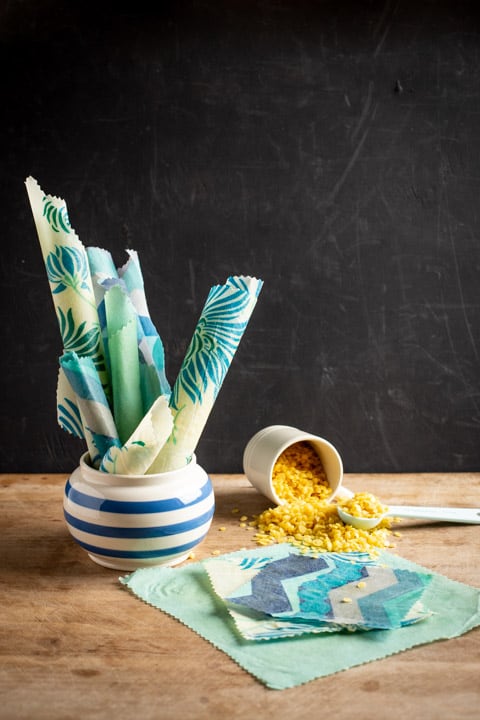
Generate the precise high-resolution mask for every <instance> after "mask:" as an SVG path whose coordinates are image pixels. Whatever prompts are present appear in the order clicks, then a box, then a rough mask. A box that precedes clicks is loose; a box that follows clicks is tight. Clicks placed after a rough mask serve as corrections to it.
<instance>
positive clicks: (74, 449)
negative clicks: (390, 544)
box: [0, 0, 480, 472]
mask: <svg viewBox="0 0 480 720" xmlns="http://www.w3.org/2000/svg"><path fill="white" fill-rule="evenodd" d="M154 5H156V6H157V7H156V8H155V7H154V8H153V9H147V8H143V6H142V3H141V2H136V3H135V2H129V3H122V2H116V3H113V2H112V3H102V2H101V1H98V2H96V3H93V2H87V1H84V2H63V3H61V2H40V1H31V2H27V1H24V2H21V1H19V0H17V1H16V2H15V1H13V2H8V3H7V2H4V3H2V6H3V7H2V6H0V8H1V9H0V38H1V67H2V77H1V83H2V103H1V110H0V118H1V121H0V122H1V127H0V149H1V153H0V182H1V187H0V209H1V213H0V227H1V231H2V236H3V237H2V240H1V253H0V271H1V275H0V277H1V284H2V304H1V325H0V326H1V328H2V333H3V343H2V349H1V352H0V363H1V365H0V377H1V382H2V401H1V403H2V404H1V427H0V432H1V468H0V469H1V470H2V471H4V472H9V471H12V472H14V471H17V472H27V471H37V472H47V471H65V472H66V471H69V470H71V469H73V467H74V466H75V465H76V462H77V459H78V457H79V455H80V453H81V452H83V449H84V446H83V444H82V443H80V442H79V441H78V440H74V439H73V438H70V437H69V436H68V435H66V434H65V433H64V432H63V431H62V430H60V428H59V427H58V426H57V424H56V407H55V386H56V374H57V358H58V355H59V354H60V353H61V343H60V335H59V331H58V326H57V322H56V318H55V315H54V311H53V304H52V301H51V296H50V290H49V287H48V282H47V278H46V273H45V269H44V266H43V261H42V258H41V253H40V247H39V244H38V240H37V236H36V232H35V228H34V224H33V219H32V215H31V211H30V207H29V204H28V200H27V196H26V192H25V188H24V179H25V178H26V177H27V176H28V175H30V174H31V175H33V176H34V177H36V178H37V180H38V181H39V183H40V184H41V186H42V188H43V189H44V190H45V191H46V192H48V193H50V194H55V195H60V196H61V197H63V198H65V200H66V202H67V205H68V209H69V214H70V220H71V222H72V225H73V226H74V228H75V230H76V231H77V233H78V235H79V236H80V239H81V240H82V241H83V242H84V244H85V245H99V246H101V247H104V248H107V249H109V250H110V251H112V253H113V255H114V258H115V259H116V261H117V263H118V264H122V263H123V262H124V261H125V259H126V258H125V254H124V249H125V248H127V247H131V248H134V249H136V250H138V252H139V255H140V260H141V263H142V267H143V272H144V276H145V283H146V291H147V297H148V300H149V305H150V311H151V314H152V317H153V320H154V321H155V324H156V326H157V328H158V330H159V332H160V334H161V336H162V339H163V342H164V345H165V349H166V355H167V372H168V375H169V379H170V381H171V382H172V383H173V381H174V379H175V376H176V372H177V370H178V368H179V366H180V363H181V360H182V358H183V354H184V352H185V349H186V346H187V344H188V342H189V340H190V337H191V334H192V332H193V329H194V327H195V324H196V320H197V318H198V315H199V313H200V310H201V308H202V306H203V302H204V300H205V298H206V295H207V292H208V290H209V288H210V286H211V285H213V284H216V283H220V282H224V280H225V279H226V278H227V276H228V275H231V274H251V275H256V276H257V277H261V278H263V280H264V283H265V284H264V288H263V290H262V293H261V295H260V298H259V302H258V305H257V308H256V310H255V312H254V314H253V316H252V319H251V321H250V324H249V326H248V329H247V332H246V334H245V336H244V338H243V340H242V343H241V345H240V348H239V350H238V352H237V355H236V356H235V359H234V362H233V364H232V366H231V368H230V371H229V373H228V375H227V378H226V380H225V383H224V385H223V388H222V390H221V392H220V395H219V397H218V400H217V403H216V405H215V408H214V411H213V413H212V415H211V416H210V420H209V422H208V425H207V427H206V429H205V431H204V434H203V436H202V439H201V442H200V445H199V447H198V450H197V455H198V458H199V461H200V462H201V463H202V464H203V465H204V466H205V468H206V469H207V470H208V471H210V472H241V470H242V467H241V459H242V452H243V448H244V446H245V443H246V442H247V440H248V439H249V437H250V436H251V435H252V434H253V433H254V432H256V431H257V430H258V429H260V428H262V427H264V426H265V425H270V424H275V423H282V424H290V425H295V426H297V427H299V428H301V429H304V430H308V431H311V432H315V433H317V434H320V435H323V436H325V437H327V438H328V439H329V440H330V441H331V442H333V443H334V444H335V445H336V446H337V448H338V449H339V451H340V453H341V455H342V457H343V459H344V464H345V469H346V470H347V471H349V472H352V471H358V472H361V471H412V470H417V471H455V470H458V471H462V470H463V471H465V470H478V469H479V468H480V408H479V405H480V357H479V355H480V337H479V328H480V9H477V6H478V3H477V2H462V1H460V0H457V1H456V2H447V1H446V0H444V1H442V0H439V2H433V1H431V2H422V1H421V0H420V1H417V2H409V1H408V0H387V1H386V2H375V1H373V0H371V1H369V0H362V1H361V2H359V0H352V1H348V2H342V1H341V0H336V1H335V2H330V1H327V0H325V1H322V0H318V1H317V2H302V1H301V0H300V1H299V0H270V1H269V0H265V1H263V2H260V1H259V2H255V3H254V2H246V1H245V0H224V1H223V2H221V1H220V0H218V1H217V0H204V1H203V2H202V1H197V2H195V1H193V0H192V1H190V2H189V1H188V0H178V1H177V2H163V3H162V2H158V3H156V4H155V3H154Z"/></svg>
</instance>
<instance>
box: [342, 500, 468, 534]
mask: <svg viewBox="0 0 480 720" xmlns="http://www.w3.org/2000/svg"><path fill="white" fill-rule="evenodd" d="M337 512H338V514H339V516H340V519H341V520H343V522H344V523H346V524H347V525H353V527H356V528H358V529H359V530H372V529H373V528H374V527H376V526H377V525H378V524H379V523H381V522H382V520H383V519H384V518H386V517H398V518H415V519H417V520H437V521H439V522H453V523H467V524H470V525H471V524H473V525H480V509H479V508H456V507H424V506H421V505H417V506H416V505H389V506H388V510H387V512H386V513H384V514H383V515H380V517H355V515H350V513H348V512H347V511H346V510H344V509H343V508H342V507H341V506H340V505H337Z"/></svg>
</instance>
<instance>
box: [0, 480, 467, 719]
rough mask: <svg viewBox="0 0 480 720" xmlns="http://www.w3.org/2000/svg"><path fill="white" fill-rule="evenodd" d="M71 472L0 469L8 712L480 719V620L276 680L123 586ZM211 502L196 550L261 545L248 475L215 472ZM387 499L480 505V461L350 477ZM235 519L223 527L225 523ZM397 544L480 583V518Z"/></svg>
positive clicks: (412, 528)
mask: <svg viewBox="0 0 480 720" xmlns="http://www.w3.org/2000/svg"><path fill="white" fill-rule="evenodd" d="M65 479H66V476H65V475H39V474H33V475H20V474H19V475H0V480H1V483H0V484H1V488H2V490H1V496H0V497H1V515H0V538H1V540H0V569H1V574H0V583H1V585H0V592H1V597H0V613H1V625H0V627H1V629H0V637H1V640H0V652H1V660H0V663H1V667H0V718H1V719H2V720H23V719H25V720H43V719H45V720H57V719H60V718H62V719H65V720H76V719H77V718H79V719H80V718H81V719H82V720H90V719H92V720H93V719H94V720H104V719H107V718H108V720H111V719H114V720H123V719H124V718H135V719H137V718H138V719H140V718H141V719H142V720H149V719H150V718H153V719H155V720H170V719H172V720H203V719H204V718H205V720H216V719H217V718H222V719H225V720H234V719H235V718H239V719H240V718H241V719H242V720H243V719H244V718H251V717H255V718H269V717H271V718H275V719H278V720H283V719H284V718H285V719H286V718H289V720H290V719H293V720H299V719H301V718H309V719H310V718H312V717H313V718H316V717H323V716H327V714H328V716H330V717H332V716H333V714H334V717H335V718H336V720H342V719H343V718H355V720H363V719H364V718H365V719H366V718H368V719H369V720H370V719H371V718H375V717H376V718H379V720H383V719H384V718H389V720H392V719H395V718H402V720H405V718H408V720H416V719H417V718H423V720H442V719H443V718H445V719H447V718H448V720H453V719H456V718H462V719H464V718H475V719H478V718H479V717H480V628H477V629H475V630H472V631H470V632H469V633H467V634H466V635H463V636H461V637H459V638H455V639H452V640H447V641H441V642H436V643H432V644H429V645H424V646H420V647H417V648H414V649H412V650H408V651H406V652H403V653H400V654H398V655H395V656H392V657H389V658H386V659H384V660H380V661H377V662H373V663H369V664H366V665H362V666H360V667H356V668H353V669H350V670H348V671H346V672H342V673H338V674H336V675H331V676H329V677H326V678H321V679H318V680H314V681H313V682H310V683H307V684H306V685H303V686H301V687H297V688H292V689H288V690H270V689H268V688H266V687H265V686H263V685H262V684H261V683H260V682H258V681H257V680H256V679H254V678H253V677H252V676H250V675H249V674H248V673H247V672H245V671H244V670H243V669H241V668H240V667H238V666H237V665H236V664H235V663H234V662H233V660H231V659H230V658H229V657H228V656H227V655H225V654H224V653H223V652H221V651H219V650H217V649H216V648H214V647H213V646H212V645H210V644H209V643H208V642H206V641H205V640H204V639H202V638H201V637H199V636H198V635H196V634H195V633H194V632H192V631H191V630H189V629H188V628H187V627H185V626H183V625H182V624H181V623H179V622H178V621H176V620H174V619H173V618H171V617H169V616H167V615H165V614H164V613H162V612H161V611H159V610H157V609H154V608H151V607H149V606H147V605H145V604H144V603H142V602H141V601H140V600H138V599H137V598H135V597H134V596H133V595H131V594H129V593H128V592H127V591H125V589H124V588H123V587H122V586H121V585H120V584H119V582H118V576H119V575H121V574H125V573H122V572H119V571H114V570H108V569H105V568H102V567H100V566H99V565H96V564H95V563H93V562H92V561H91V560H90V559H89V558H88V556H87V554H86V553H85V552H84V551H83V550H82V549H81V548H80V547H79V546H77V545H76V544H75V543H74V542H73V540H72V539H71V538H70V535H69V534H68V532H67V529H66V526H65V524H64V521H63V515H62V493H63V486H64V483H65ZM212 480H213V483H214V487H215V493H216V511H215V517H214V521H213V524H212V528H211V530H210V532H209V534H208V537H207V539H206V540H205V541H204V542H203V543H202V545H201V546H200V547H199V548H198V550H197V554H196V560H200V559H202V558H205V557H208V556H210V555H211V553H212V552H214V551H217V550H218V551H221V552H229V551H232V550H237V549H239V548H241V547H244V546H246V547H255V543H254V541H253V532H252V530H247V529H245V528H241V527H240V525H239V522H238V516H235V515H232V509H233V508H234V507H238V508H239V509H240V513H241V514H246V515H249V516H252V515H253V514H257V513H259V512H261V511H262V510H263V509H265V508H266V507H268V505H269V502H268V501H267V500H266V499H265V498H263V497H262V496H261V495H259V494H258V493H257V491H256V490H254V489H253V488H252V487H251V486H250V485H249V483H248V481H247V480H246V479H245V477H244V476H242V475H217V476H213V477H212ZM344 484H345V486H346V487H349V488H350V489H352V490H354V491H355V490H369V491H370V492H373V493H374V494H376V495H377V496H378V497H380V498H381V499H382V500H384V501H385V502H388V503H391V504H394V503H395V504H401V503H404V504H430V505H449V504H450V505H457V506H479V505H480V473H463V474H455V475H447V474H408V475H407V474H400V475H346V476H345V480H344ZM221 526H226V530H225V531H219V530H218V528H219V527H221ZM398 529H399V530H401V531H402V536H401V538H399V539H397V540H396V542H397V547H396V552H398V553H399V554H400V555H402V556H403V557H405V558H409V559H410V560H413V561H415V562H418V563H420V564H421V565H424V566H425V567H427V568H429V569H431V570H435V571H436V572H439V573H442V574H444V575H447V576H448V577H450V578H451V579H454V580H459V581H461V582H465V583H468V584H470V585H474V586H476V587H478V586H480V566H479V562H478V559H479V556H480V553H479V551H480V526H478V525H477V526H466V525H447V524H431V523H424V524H421V523H418V522H416V521H411V520H410V521H404V523H403V524H402V527H400V526H398Z"/></svg>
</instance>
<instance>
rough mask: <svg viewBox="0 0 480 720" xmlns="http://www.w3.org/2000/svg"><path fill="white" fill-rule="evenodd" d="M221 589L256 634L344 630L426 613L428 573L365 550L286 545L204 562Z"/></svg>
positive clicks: (390, 626)
mask: <svg viewBox="0 0 480 720" xmlns="http://www.w3.org/2000/svg"><path fill="white" fill-rule="evenodd" d="M205 567H206V570H207V573H208V575H209V577H210V580H211V582H212V586H213V588H214V590H215V591H216V593H217V594H218V595H219V596H220V597H221V598H222V599H223V600H224V602H225V603H226V605H227V607H228V610H229V612H230V615H231V617H232V618H233V620H234V622H235V625H236V627H237V629H238V630H239V632H240V633H241V634H242V635H243V636H244V637H245V638H247V639H249V640H268V639H273V638H278V637H285V636H289V635H301V634H304V633H320V632H336V631H339V630H344V629H347V630H350V631H353V630H394V629H396V628H400V627H403V626H405V625H410V624H412V623H414V622H418V621H420V620H423V619H425V618H427V617H428V616H429V615H430V614H431V613H430V612H429V611H428V610H427V609H425V608H424V606H423V604H422V602H421V598H422V595H423V592H424V589H425V587H426V586H427V585H428V583H429V582H430V580H431V577H432V576H431V575H430V574H428V573H420V572H415V571H412V570H406V569H400V568H390V567H387V566H384V565H383V566H382V565H380V564H378V563H376V562H374V561H373V560H371V558H370V557H369V556H368V554H366V553H324V554H322V555H320V556H318V557H310V556H306V555H304V554H302V553H300V552H299V551H298V550H297V549H296V548H294V547H292V546H290V545H287V544H282V545H280V546H276V547H275V548H274V549H272V550H271V551H270V550H268V551H265V554H262V556H258V553H255V554H252V553H250V554H249V552H248V551H247V552H245V554H243V555H238V556H229V557H226V558H218V559H212V560H209V561H206V562H205Z"/></svg>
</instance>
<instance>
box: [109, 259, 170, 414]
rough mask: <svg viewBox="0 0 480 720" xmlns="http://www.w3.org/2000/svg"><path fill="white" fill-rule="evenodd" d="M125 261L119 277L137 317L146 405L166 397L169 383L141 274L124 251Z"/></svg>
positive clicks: (160, 341) (135, 263) (163, 355)
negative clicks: (160, 396) (162, 396)
mask: <svg viewBox="0 0 480 720" xmlns="http://www.w3.org/2000/svg"><path fill="white" fill-rule="evenodd" d="M127 254H128V255H129V259H128V260H127V262H126V263H125V265H123V267H121V268H119V270H118V274H119V277H120V278H121V279H122V280H123V281H124V283H125V286H126V287H127V290H128V294H129V297H130V300H131V301H132V303H133V306H134V308H135V310H136V311H137V316H138V347H139V350H140V358H141V360H142V363H141V365H140V368H141V370H142V371H143V372H142V387H143V392H144V395H145V401H146V402H147V404H150V403H152V402H153V401H154V400H155V399H156V398H157V397H158V396H159V395H168V397H170V392H171V388H170V384H169V382H168V380H167V377H166V374H165V351H164V348H163V343H162V340H161V337H160V335H159V333H158V332H157V329H156V328H155V326H154V324H153V322H152V320H151V317H150V312H149V310H148V305H147V298H146V296H145V287H144V281H143V274H142V270H141V267H140V260H139V258H138V253H137V252H136V251H135V250H127Z"/></svg>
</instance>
